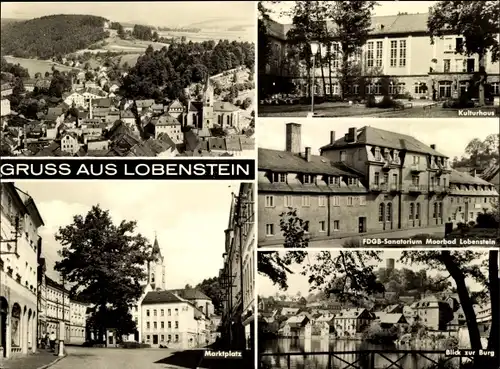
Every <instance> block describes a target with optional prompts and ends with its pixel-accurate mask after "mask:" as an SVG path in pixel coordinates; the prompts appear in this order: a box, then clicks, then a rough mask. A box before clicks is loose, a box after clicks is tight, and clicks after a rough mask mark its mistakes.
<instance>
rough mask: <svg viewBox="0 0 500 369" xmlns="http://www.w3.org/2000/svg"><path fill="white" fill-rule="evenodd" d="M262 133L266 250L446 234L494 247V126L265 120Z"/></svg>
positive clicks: (490, 122) (498, 182) (497, 185)
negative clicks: (484, 241)
mask: <svg viewBox="0 0 500 369" xmlns="http://www.w3.org/2000/svg"><path fill="white" fill-rule="evenodd" d="M356 124H357V125H358V126H357V127H356ZM259 127H260V129H262V130H263V131H264V132H266V135H261V136H260V137H259V148H258V170H259V176H258V201H259V207H258V211H259V218H258V219H259V222H258V223H259V225H258V227H259V235H258V242H259V247H273V246H285V247H294V246H295V247H304V246H310V247H332V246H340V247H349V246H352V247H356V246H360V245H361V246H363V245H365V246H366V244H364V243H363V241H364V240H365V239H367V238H377V239H379V238H382V239H391V238H392V239H401V238H408V239H412V238H414V240H413V241H411V242H414V243H412V244H413V245H416V244H417V243H416V242H419V240H421V239H422V238H423V239H428V238H441V239H443V237H449V238H450V239H456V238H457V237H464V238H466V239H470V238H484V239H490V240H491V243H492V244H488V242H486V244H485V245H486V246H493V245H495V239H497V238H498V236H499V235H498V211H499V208H498V196H499V195H498V194H499V191H500V177H499V158H498V155H499V152H498V147H499V146H498V145H499V133H498V120H497V119H481V120H480V124H474V120H471V119H461V120H459V121H457V120H454V119H439V120H435V119H428V120H425V121H422V120H420V119H412V120H409V119H407V120H406V121H405V122H404V124H402V122H401V120H398V119H394V120H388V119H364V120H363V122H362V123H361V122H359V121H357V122H352V121H346V120H344V121H339V120H337V119H332V118H322V119H321V120H316V119H315V120H311V119H308V118H303V119H294V120H290V119H279V118H267V119H264V118H262V119H259ZM450 132H453V134H454V138H453V140H450ZM408 242H410V241H408ZM400 245H401V244H400ZM451 245H452V246H460V244H457V245H454V244H451ZM471 245H474V244H469V245H465V244H464V246H471ZM379 246H380V245H379ZM382 246H384V245H382ZM387 246H389V244H387ZM483 246H484V245H483Z"/></svg>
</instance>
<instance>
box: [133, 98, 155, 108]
mask: <svg viewBox="0 0 500 369" xmlns="http://www.w3.org/2000/svg"><path fill="white" fill-rule="evenodd" d="M135 103H136V105H137V109H141V108H149V107H151V106H153V105H154V103H155V101H154V100H153V99H148V100H137V101H136V102H135Z"/></svg>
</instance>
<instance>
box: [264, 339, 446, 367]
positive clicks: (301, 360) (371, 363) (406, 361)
mask: <svg viewBox="0 0 500 369" xmlns="http://www.w3.org/2000/svg"><path fill="white" fill-rule="evenodd" d="M396 349H397V348H396V347H395V346H393V345H392V346H390V345H389V346H383V345H375V344H371V343H367V342H364V341H352V340H339V339H329V338H328V337H313V338H312V339H307V340H306V339H300V338H280V339H275V340H267V341H266V343H265V352H269V353H289V352H298V353H309V352H346V351H359V350H380V351H382V354H383V355H384V356H385V357H386V358H384V357H383V356H381V355H379V354H377V355H374V356H373V357H371V356H372V355H368V354H361V353H359V352H357V353H343V354H336V355H335V356H332V357H331V359H330V360H331V364H330V366H328V364H329V355H293V356H290V358H289V359H288V358H287V356H264V358H263V360H262V362H263V368H265V369H282V368H290V369H327V368H331V369H343V368H347V367H349V368H362V369H383V368H388V367H390V368H397V366H391V363H392V362H396V361H397V364H398V365H400V366H401V367H403V368H405V369H426V368H428V367H430V366H431V364H433V362H432V361H429V360H427V359H426V358H425V357H422V356H421V355H417V354H408V355H406V356H405V357H404V358H402V359H400V360H398V359H399V358H400V357H401V356H402V354H396V353H394V354H388V353H384V352H383V351H385V350H396ZM400 349H401V350H410V349H411V348H410V347H401V348H400ZM422 350H424V348H422ZM427 350H430V348H427ZM425 356H426V357H428V358H429V359H432V360H434V361H438V360H439V356H440V355H438V354H426V355H425ZM288 360H289V361H290V362H289V363H288ZM354 363H355V364H354ZM349 364H354V366H349Z"/></svg>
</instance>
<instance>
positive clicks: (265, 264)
mask: <svg viewBox="0 0 500 369" xmlns="http://www.w3.org/2000/svg"><path fill="white" fill-rule="evenodd" d="M258 254H259V257H258V272H259V273H258V277H257V285H258V304H259V305H258V342H259V368H262V369H306V368H307V369H328V368H334V369H348V368H357V369H378V368H384V369H385V368H399V369H410V368H411V369H465V368H467V369H471V368H497V367H498V356H497V357H496V359H495V358H494V357H493V355H494V352H495V350H498V347H499V333H500V332H499V328H498V327H499V326H500V324H499V319H500V306H499V304H500V299H499V293H500V289H499V285H500V283H499V282H500V281H499V279H500V274H499V268H498V265H499V259H498V256H499V253H498V248H497V249H496V250H481V251H477V252H476V251H471V250H467V251H466V250H459V251H457V250H450V251H414V250H412V251H401V250H385V251H366V250H364V251H353V250H350V251H348V250H346V251H331V252H329V251H316V250H309V251H294V252H293V251H272V252H271V251H259V252H258Z"/></svg>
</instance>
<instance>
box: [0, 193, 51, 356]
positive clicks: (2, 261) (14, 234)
mask: <svg viewBox="0 0 500 369" xmlns="http://www.w3.org/2000/svg"><path fill="white" fill-rule="evenodd" d="M0 205H1V206H0V207H1V222H0V228H1V239H2V241H1V243H0V250H1V255H0V342H1V345H2V349H1V352H0V354H1V356H2V357H10V356H12V355H16V354H27V353H28V352H35V351H36V329H37V266H38V249H39V248H40V245H41V239H40V237H39V236H38V228H39V227H41V226H43V225H44V223H43V220H42V218H41V216H40V213H39V212H38V209H37V207H36V205H35V202H34V201H33V199H32V198H31V197H29V196H27V195H26V194H24V193H23V192H21V191H19V190H18V189H17V188H16V187H15V185H14V183H1V184H0ZM16 225H17V227H16ZM16 228H17V229H16Z"/></svg>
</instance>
